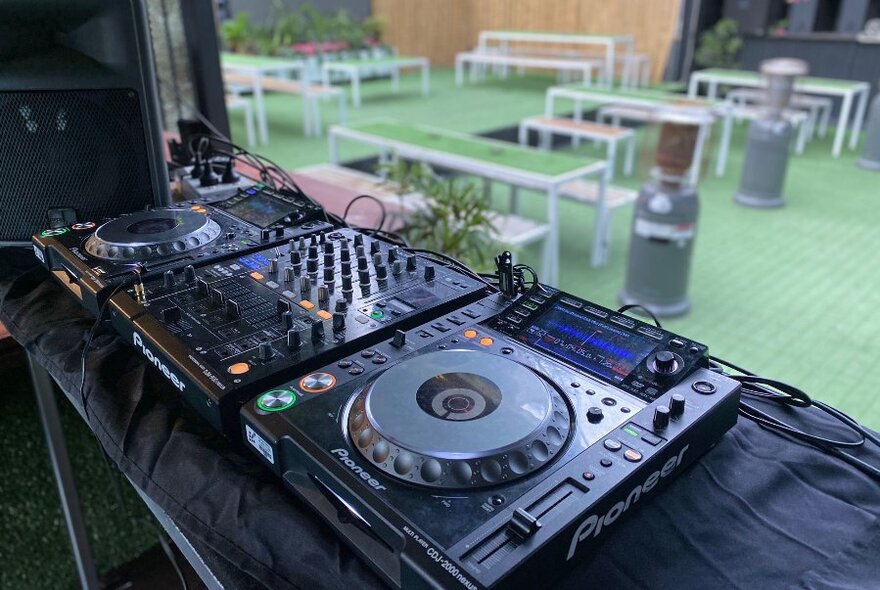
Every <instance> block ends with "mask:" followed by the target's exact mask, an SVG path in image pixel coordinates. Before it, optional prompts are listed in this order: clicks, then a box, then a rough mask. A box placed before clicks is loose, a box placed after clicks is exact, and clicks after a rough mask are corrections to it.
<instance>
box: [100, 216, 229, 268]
mask: <svg viewBox="0 0 880 590" xmlns="http://www.w3.org/2000/svg"><path fill="white" fill-rule="evenodd" d="M221 231H222V230H221V228H220V225H219V224H218V223H217V222H216V221H214V220H213V219H211V218H210V217H208V216H207V215H205V214H204V213H198V212H196V211H192V210H190V209H162V210H159V211H139V212H137V213H132V214H130V215H125V216H123V217H119V218H117V219H113V220H112V221H108V222H107V223H105V224H104V225H102V226H101V227H99V228H98V229H97V230H95V233H93V234H92V235H91V236H89V238H88V239H87V240H86V243H85V251H86V253H88V254H89V255H91V256H94V257H95V258H100V259H102V260H113V261H120V262H146V261H148V260H153V259H156V258H164V257H166V256H170V255H172V254H180V253H183V252H188V251H190V250H195V249H196V248H201V247H202V246H206V245H208V244H210V243H211V242H213V241H214V240H216V239H217V237H218V236H219V235H220V233H221Z"/></svg>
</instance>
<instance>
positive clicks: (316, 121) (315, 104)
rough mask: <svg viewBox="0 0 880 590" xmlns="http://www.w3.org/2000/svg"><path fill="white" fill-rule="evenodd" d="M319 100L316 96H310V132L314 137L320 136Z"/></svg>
mask: <svg viewBox="0 0 880 590" xmlns="http://www.w3.org/2000/svg"><path fill="white" fill-rule="evenodd" d="M322 132H323V130H322V129H321V101H320V99H319V98H318V97H317V96H313V97H312V133H313V134H314V136H315V137H321V134H322Z"/></svg>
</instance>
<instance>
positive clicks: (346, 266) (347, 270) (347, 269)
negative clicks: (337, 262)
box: [341, 262, 351, 276]
mask: <svg viewBox="0 0 880 590" xmlns="http://www.w3.org/2000/svg"><path fill="white" fill-rule="evenodd" d="M341 266H342V276H346V275H348V276H351V262H343V263H342V265H341Z"/></svg>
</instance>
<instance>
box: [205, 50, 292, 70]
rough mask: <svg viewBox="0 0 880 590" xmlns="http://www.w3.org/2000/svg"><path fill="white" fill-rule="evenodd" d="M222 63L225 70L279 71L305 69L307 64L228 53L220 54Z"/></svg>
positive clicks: (266, 56) (268, 56) (267, 56)
mask: <svg viewBox="0 0 880 590" xmlns="http://www.w3.org/2000/svg"><path fill="white" fill-rule="evenodd" d="M220 61H221V63H222V64H223V67H224V68H235V69H253V70H279V69H302V68H304V67H305V62H303V61H302V60H299V59H292V58H286V57H273V56H271V55H247V54H243V53H229V52H226V51H224V52H223V53H221V54H220Z"/></svg>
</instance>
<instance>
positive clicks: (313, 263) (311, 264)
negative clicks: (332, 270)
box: [306, 258, 318, 275]
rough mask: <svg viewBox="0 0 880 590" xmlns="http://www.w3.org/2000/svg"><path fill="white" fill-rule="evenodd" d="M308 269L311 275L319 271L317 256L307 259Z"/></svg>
mask: <svg viewBox="0 0 880 590" xmlns="http://www.w3.org/2000/svg"><path fill="white" fill-rule="evenodd" d="M306 270H307V271H308V273H309V274H310V275H313V274H317V273H318V259H317V258H309V259H308V260H306Z"/></svg>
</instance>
